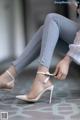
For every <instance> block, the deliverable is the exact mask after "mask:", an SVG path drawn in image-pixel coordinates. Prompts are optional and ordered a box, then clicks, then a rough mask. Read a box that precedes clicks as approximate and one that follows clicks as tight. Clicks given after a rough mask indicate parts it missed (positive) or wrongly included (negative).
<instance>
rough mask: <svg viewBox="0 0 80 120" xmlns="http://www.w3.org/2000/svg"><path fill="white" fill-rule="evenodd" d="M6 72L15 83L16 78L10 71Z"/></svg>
mask: <svg viewBox="0 0 80 120" xmlns="http://www.w3.org/2000/svg"><path fill="white" fill-rule="evenodd" d="M6 72H7V73H8V75H9V76H10V77H11V79H12V80H14V81H15V78H14V77H13V75H12V74H11V73H10V72H9V71H8V70H7V71H6Z"/></svg>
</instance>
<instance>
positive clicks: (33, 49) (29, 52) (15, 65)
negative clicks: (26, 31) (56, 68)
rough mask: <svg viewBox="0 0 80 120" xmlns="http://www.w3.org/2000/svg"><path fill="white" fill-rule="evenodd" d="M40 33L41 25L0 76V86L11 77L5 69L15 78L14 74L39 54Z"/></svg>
mask: <svg viewBox="0 0 80 120" xmlns="http://www.w3.org/2000/svg"><path fill="white" fill-rule="evenodd" d="M42 33H43V26H41V27H40V28H39V30H38V31H37V32H36V33H35V34H34V36H33V37H32V40H30V42H29V43H28V45H27V46H26V47H25V49H24V51H23V52H22V54H21V55H20V56H19V57H18V58H17V59H16V60H15V61H13V62H12V64H11V66H10V67H9V69H8V70H6V71H5V72H4V73H3V74H2V75H1V76H0V84H1V85H0V87H2V86H3V85H2V84H3V82H4V83H8V82H9V81H11V77H10V75H9V74H8V73H7V71H9V73H10V74H11V75H12V76H13V77H14V78H15V77H16V75H18V74H19V73H20V72H21V71H22V70H23V69H24V67H25V66H26V65H28V64H30V63H31V62H32V61H33V60H34V59H36V58H37V57H38V56H39V54H40V49H41V40H42Z"/></svg>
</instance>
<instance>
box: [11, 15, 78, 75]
mask: <svg viewBox="0 0 80 120" xmlns="http://www.w3.org/2000/svg"><path fill="white" fill-rule="evenodd" d="M78 30H80V25H79V24H78V23H76V22H74V21H72V20H70V19H68V18H66V17H64V16H62V15H59V14H56V13H49V14H48V15H47V16H46V18H45V20H44V24H43V25H42V26H41V27H40V28H39V29H38V31H37V32H36V33H35V34H34V36H33V37H32V39H31V40H30V41H29V43H28V44H27V46H26V47H25V49H24V51H23V53H22V54H21V55H20V56H19V57H18V58H17V59H16V60H15V61H13V62H12V64H13V65H14V66H15V68H16V71H17V73H20V72H21V71H22V70H23V69H24V68H25V67H26V66H27V65H28V64H30V63H31V62H32V61H33V60H35V59H36V58H37V57H39V59H38V62H39V65H42V66H45V67H47V68H49V67H50V64H51V60H52V56H53V53H54V49H55V47H56V44H57V42H58V39H59V37H60V38H61V39H63V40H64V41H65V42H67V43H68V44H71V43H73V41H74V38H75V36H76V32H77V31H78ZM61 39H60V40H61Z"/></svg>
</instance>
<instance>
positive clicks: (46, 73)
mask: <svg viewBox="0 0 80 120" xmlns="http://www.w3.org/2000/svg"><path fill="white" fill-rule="evenodd" d="M37 73H38V74H43V75H47V76H54V74H51V73H49V72H40V71H38V72H37Z"/></svg>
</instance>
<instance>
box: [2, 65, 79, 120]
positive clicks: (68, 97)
mask: <svg viewBox="0 0 80 120" xmlns="http://www.w3.org/2000/svg"><path fill="white" fill-rule="evenodd" d="M35 72H36V70H34V72H33V73H32V71H31V70H30V71H29V70H28V71H26V72H23V73H22V74H21V75H19V76H18V78H17V80H16V85H15V88H14V89H13V91H11V92H6V91H0V112H8V113H9V120H80V80H79V78H80V74H79V73H80V71H79V67H78V66H76V65H75V64H73V65H72V67H71V69H70V74H69V75H68V77H67V80H64V81H58V80H54V79H52V81H53V83H54V85H55V88H54V92H53V99H52V104H49V103H48V99H49V92H47V93H46V94H44V95H43V97H42V98H41V99H40V100H39V101H38V102H37V103H32V104H30V103H27V102H23V101H20V100H17V99H16V98H15V96H16V95H18V94H24V93H27V92H28V91H29V89H30V86H31V84H32V80H33V78H34V76H35Z"/></svg>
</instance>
